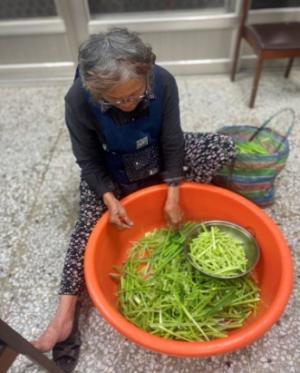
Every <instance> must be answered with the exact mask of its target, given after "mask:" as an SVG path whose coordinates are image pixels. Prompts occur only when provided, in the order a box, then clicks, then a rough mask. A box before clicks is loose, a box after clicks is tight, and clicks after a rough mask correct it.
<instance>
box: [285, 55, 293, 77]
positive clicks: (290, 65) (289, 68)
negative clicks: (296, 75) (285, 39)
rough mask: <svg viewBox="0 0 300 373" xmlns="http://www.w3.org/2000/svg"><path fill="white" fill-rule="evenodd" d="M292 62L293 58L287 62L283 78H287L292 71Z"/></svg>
mask: <svg viewBox="0 0 300 373" xmlns="http://www.w3.org/2000/svg"><path fill="white" fill-rule="evenodd" d="M293 62H294V57H292V58H290V59H289V62H288V65H287V67H286V70H285V74H284V77H285V78H288V77H289V75H290V72H291V69H292V66H293Z"/></svg>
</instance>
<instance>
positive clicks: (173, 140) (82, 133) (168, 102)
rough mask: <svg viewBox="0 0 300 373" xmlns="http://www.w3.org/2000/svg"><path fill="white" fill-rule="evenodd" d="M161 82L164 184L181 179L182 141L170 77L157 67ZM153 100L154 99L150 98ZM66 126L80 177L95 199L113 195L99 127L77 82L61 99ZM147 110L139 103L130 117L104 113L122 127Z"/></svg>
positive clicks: (116, 112)
mask: <svg viewBox="0 0 300 373" xmlns="http://www.w3.org/2000/svg"><path fill="white" fill-rule="evenodd" d="M159 70H160V79H161V89H162V92H161V93H162V94H161V100H162V105H161V107H162V128H161V134H160V141H159V146H160V153H161V155H162V164H163V171H162V177H163V180H164V181H166V182H169V181H173V180H180V179H181V178H182V176H183V157H184V140H183V133H182V129H181V126H180V114H179V99H178V89H177V85H176V81H175V79H174V77H173V76H172V75H171V74H170V73H169V72H168V71H167V70H165V69H163V68H161V67H159ZM154 99H155V98H154ZM65 105H66V110H65V115H66V124H67V127H68V130H69V133H70V139H71V143H72V149H73V153H74V156H75V158H76V162H77V163H78V165H79V166H80V168H81V177H82V179H84V180H85V181H86V182H87V183H88V184H89V186H90V187H91V189H93V190H94V191H95V193H96V194H97V196H99V197H101V196H102V195H103V194H104V193H105V192H109V191H113V183H112V176H111V175H110V173H109V170H108V169H107V168H106V165H105V161H104V154H103V152H104V150H103V148H102V144H103V142H104V139H103V135H102V133H101V123H98V122H97V120H96V117H95V115H94V113H93V112H92V111H91V109H90V107H89V105H88V103H87V101H86V97H85V96H84V93H83V90H82V87H81V82H80V80H79V79H77V80H76V81H75V82H74V83H73V85H72V86H71V88H70V90H69V91H68V93H67V95H66V96H65ZM145 110H146V111H147V110H148V107H147V103H145V102H142V103H140V104H139V105H138V106H137V107H136V109H135V110H134V111H132V112H130V113H128V112H123V111H121V110H119V109H117V108H110V109H109V111H108V113H109V115H111V116H112V118H113V120H114V121H115V122H116V123H118V124H120V125H122V123H125V122H128V121H129V120H132V119H133V118H136V117H138V116H139V115H142V114H144V111H145Z"/></svg>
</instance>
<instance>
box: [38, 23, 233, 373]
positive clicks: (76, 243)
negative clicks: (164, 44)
mask: <svg viewBox="0 0 300 373" xmlns="http://www.w3.org/2000/svg"><path fill="white" fill-rule="evenodd" d="M78 66H79V68H78V69H77V73H76V76H75V80H74V83H73V85H72V87H71V88H70V90H69V92H68V93H67V95H66V97H65V102H66V123H67V127H68V130H69V133H70V138H71V142H72V148H73V153H74V155H75V158H76V161H77V163H78V165H79V166H80V168H81V184H80V214H79V217H78V220H77V223H76V225H75V228H74V232H73V233H72V236H71V240H70V244H69V247H68V250H67V254H66V259H65V264H64V268H63V274H62V280H61V287H60V301H59V305H58V310H57V312H56V314H55V317H54V319H53V320H52V321H51V323H50V324H49V326H48V328H47V330H46V331H45V332H44V333H43V334H42V335H41V336H40V337H39V339H38V340H37V341H35V342H34V345H35V346H36V347H37V348H39V349H40V350H42V351H49V350H51V349H52V348H53V356H54V359H55V360H56V363H57V364H58V365H60V366H62V367H63V368H64V369H70V370H71V369H73V368H74V366H75V364H76V360H77V357H78V352H79V346H80V340H79V338H78V330H77V321H78V315H76V312H75V311H76V308H77V309H78V307H76V304H77V303H78V302H77V300H78V297H79V295H80V293H81V291H82V287H83V256H84V250H85V246H86V243H87V240H88V238H89V235H90V233H91V230H92V229H93V227H94V225H95V223H96V221H97V220H98V219H99V218H100V217H101V215H102V214H103V213H104V212H105V211H106V210H108V213H109V221H110V223H111V224H114V225H115V226H116V227H117V228H119V229H130V227H131V226H132V225H133V224H134V223H135V222H133V221H131V219H130V216H128V214H127V212H126V210H125V208H124V207H123V206H122V200H120V199H121V198H122V197H123V196H125V195H127V194H129V193H132V192H134V191H136V190H138V189H140V188H144V187H147V186H150V185H154V184H158V183H166V184H167V185H168V189H167V195H166V201H165V205H164V213H165V218H166V222H167V223H168V224H170V225H173V226H178V225H179V224H180V223H181V221H182V219H183V211H182V210H181V207H180V194H179V189H180V186H179V184H180V182H181V181H182V180H184V179H186V180H193V181H196V182H200V183H209V182H210V181H211V179H212V177H213V175H214V174H215V173H216V171H217V170H219V169H220V168H221V167H222V166H223V165H224V164H225V163H228V162H230V161H231V159H232V158H233V155H234V150H233V143H232V141H231V139H229V138H227V137H225V136H222V135H217V134H211V133H206V134H198V133H183V132H182V129H181V127H180V116H179V102H178V90H177V86H176V82H175V79H174V77H173V76H172V75H171V74H170V73H169V72H168V71H166V70H165V69H163V68H162V67H159V66H157V65H155V55H154V54H153V52H152V50H151V47H150V46H148V45H145V44H144V43H143V42H142V40H141V39H140V38H139V37H138V36H137V35H136V34H135V33H131V32H129V31H128V30H126V29H113V30H111V31H110V32H108V33H102V34H98V35H92V36H90V37H89V39H88V40H87V41H86V42H84V43H83V44H82V45H81V47H80V50H79V65H78ZM141 208H142V206H141ZM74 335H75V336H76V338H74ZM66 365H67V366H68V367H69V368H66Z"/></svg>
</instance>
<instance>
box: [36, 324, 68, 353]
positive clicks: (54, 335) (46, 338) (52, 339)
mask: <svg viewBox="0 0 300 373" xmlns="http://www.w3.org/2000/svg"><path fill="white" fill-rule="evenodd" d="M72 327H73V320H66V321H65V322H62V321H60V320H58V321H57V320H55V319H54V320H53V321H51V322H50V324H49V325H48V327H47V329H46V330H45V331H44V333H43V334H41V335H40V337H39V338H38V339H37V340H35V341H33V342H32V344H33V345H34V347H36V348H37V349H38V350H40V351H41V352H48V351H50V350H52V348H53V346H54V345H55V344H56V343H58V342H61V341H64V340H65V339H67V338H68V337H69V335H70V334H71V330H72Z"/></svg>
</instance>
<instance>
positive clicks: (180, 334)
mask: <svg viewBox="0 0 300 373" xmlns="http://www.w3.org/2000/svg"><path fill="white" fill-rule="evenodd" d="M194 226H195V225H193V224H186V225H185V226H184V227H183V229H182V230H180V231H179V232H173V231H171V230H167V229H161V230H156V231H153V232H151V233H147V234H146V235H145V236H144V237H143V238H142V239H141V240H139V241H138V242H136V243H135V244H134V246H133V247H132V249H131V251H130V253H129V257H128V259H127V261H126V263H125V264H124V265H123V266H122V267H121V268H120V273H119V274H118V275H119V276H114V278H117V277H118V280H119V287H118V300H119V308H120V311H121V313H122V314H123V315H124V316H125V318H127V319H128V320H129V321H130V322H132V323H133V324H135V325H137V326H138V327H139V328H141V329H143V330H145V331H147V332H149V333H151V334H153V335H156V336H160V337H163V338H168V339H175V340H181V341H208V340H211V339H214V338H223V337H225V336H226V335H227V331H228V330H230V329H236V328H239V327H241V326H242V325H243V323H244V321H245V320H246V319H247V317H248V316H249V315H250V314H251V312H253V310H255V308H256V305H257V303H258V301H259V291H258V289H257V287H256V285H255V284H254V282H253V280H252V279H251V278H250V277H243V278H239V279H230V280H219V279H214V278H211V277H208V276H205V275H203V274H201V273H200V272H199V271H196V270H195V269H194V268H193V267H192V265H191V264H190V263H189V261H187V259H186V257H185V254H184V251H183V243H184V241H185V237H186V235H187V234H188V232H189V231H190V229H192V228H193V227H194Z"/></svg>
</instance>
